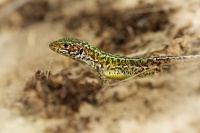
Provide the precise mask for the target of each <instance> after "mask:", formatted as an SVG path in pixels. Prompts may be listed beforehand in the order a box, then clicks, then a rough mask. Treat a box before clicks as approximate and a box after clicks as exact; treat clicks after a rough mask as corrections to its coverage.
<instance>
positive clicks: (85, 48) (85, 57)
mask: <svg viewBox="0 0 200 133" xmlns="http://www.w3.org/2000/svg"><path fill="white" fill-rule="evenodd" d="M49 47H50V49H51V50H53V51H54V52H57V53H59V54H61V55H64V56H68V57H70V58H72V59H75V60H79V61H80V62H82V63H86V64H88V61H92V60H93V58H92V56H91V52H90V51H89V49H90V48H93V47H92V46H91V45H90V44H88V43H87V42H85V41H82V40H79V39H73V38H62V39H59V40H57V41H54V42H52V43H50V44H49Z"/></svg>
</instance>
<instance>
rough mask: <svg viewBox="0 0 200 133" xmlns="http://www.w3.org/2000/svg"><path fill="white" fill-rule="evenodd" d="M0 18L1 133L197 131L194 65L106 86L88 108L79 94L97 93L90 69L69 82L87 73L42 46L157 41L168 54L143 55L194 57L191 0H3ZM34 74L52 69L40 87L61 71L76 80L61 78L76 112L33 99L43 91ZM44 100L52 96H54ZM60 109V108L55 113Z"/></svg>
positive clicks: (196, 12)
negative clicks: (68, 42)
mask: <svg viewBox="0 0 200 133" xmlns="http://www.w3.org/2000/svg"><path fill="white" fill-rule="evenodd" d="M13 2H16V3H13ZM17 3H18V4H17ZM0 14H1V15H0V19H1V22H0V133H11V132H17V133H27V132H29V133H36V132H37V133H46V132H48V133H76V132H81V133H85V132H87V133H149V132H150V133H152V132H154V133H160V132H162V133H198V132H200V113H199V112H200V76H199V75H200V69H199V67H200V64H199V63H198V61H194V62H188V63H186V64H185V65H179V66H178V67H175V68H174V69H172V70H170V71H168V72H164V73H161V74H156V75H154V76H149V77H145V78H133V79H130V80H128V81H125V82H123V83H122V84H119V85H116V86H114V87H109V88H107V89H106V90H105V92H104V95H103V96H101V97H100V98H98V99H96V100H97V101H96V102H97V103H96V102H95V103H92V102H91V99H87V98H85V97H84V96H83V94H87V93H84V90H85V88H86V89H87V88H88V91H87V92H89V93H91V94H90V95H86V97H88V96H93V95H94V94H93V93H92V92H91V90H92V89H94V90H97V89H99V83H98V78H97V76H96V75H95V74H93V73H92V72H89V74H88V75H82V77H81V78H77V79H76V76H77V75H79V73H80V70H81V71H88V69H87V68H85V67H84V66H82V65H81V64H79V63H77V62H75V61H72V60H69V59H68V58H67V59H66V57H62V56H60V55H58V54H55V53H54V52H52V51H51V50H50V49H49V47H48V44H49V43H50V42H52V41H54V40H57V39H60V38H63V37H74V38H79V39H82V40H85V41H87V42H90V43H92V44H93V45H94V46H97V47H99V48H100V49H102V50H104V51H106V52H109V53H117V54H121V55H127V54H132V53H136V52H139V51H140V52H141V51H143V50H146V49H151V48H157V47H160V46H162V45H164V44H168V45H169V49H168V51H165V50H164V51H159V52H154V53H153V54H149V53H147V54H146V55H145V56H151V55H156V56H157V55H189V54H199V53H200V43H199V41H198V40H199V39H200V34H199V33H200V32H199V29H200V4H199V1H198V0H190V1H182V0H179V1H176V2H174V1H171V0H165V1H164V0H163V1H162V0H147V1H142V0H138V1H137V0H135V1H134V2H133V1H131V0H116V1H114V0H94V1H90V0H76V1H74V0H66V1H64V0H59V1H56V0H42V1H30V2H26V1H24V3H23V2H22V3H21V4H20V3H19V2H17V1H10V0H2V1H0ZM186 35H187V37H186V38H189V39H187V40H186V42H184V41H182V42H181V44H180V46H179V45H178V46H177V45H175V46H173V43H175V44H177V43H178V42H176V41H177V40H174V39H175V38H181V39H183V40H184V38H185V36H186ZM191 42H193V43H191ZM194 42H197V43H194ZM199 62H200V60H199ZM37 70H40V71H42V72H43V71H48V70H50V71H51V73H52V78H49V80H48V79H47V80H45V82H50V81H55V80H56V81H57V80H58V79H59V74H61V77H62V72H61V70H63V72H65V71H67V72H66V73H67V74H68V73H69V74H72V75H75V78H74V77H73V78H71V79H70V78H69V77H68V75H65V76H66V77H67V78H69V79H68V80H67V86H68V87H67V88H65V89H69V90H70V85H72V83H73V85H74V84H75V83H76V85H74V86H73V87H74V88H75V89H78V90H81V91H78V93H77V94H76V95H75V96H74V97H73V98H72V97H71V98H68V97H67V99H64V101H68V102H70V101H73V100H74V99H75V101H76V100H77V99H79V101H78V102H77V101H76V103H74V104H75V105H74V106H75V109H74V108H73V107H74V106H72V104H68V103H66V102H64V104H61V103H59V104H57V105H56V107H58V108H59V110H56V109H55V106H54V105H50V104H52V103H51V102H49V101H48V102H46V101H45V100H46V95H45V96H44V97H42V96H41V95H42V94H43V93H41V94H40V93H38V92H37V93H36V94H38V97H37V96H35V95H34V94H35V90H37V89H38V88H40V89H43V87H44V86H43V84H41V86H39V87H38V86H36V87H35V88H34V87H32V86H31V85H32V84H31V85H30V84H29V83H32V82H33V81H34V80H36V79H35V78H34V75H35V73H36V72H37ZM56 74H57V75H56ZM40 76H41V75H40ZM45 76H46V75H45ZM62 78H63V77H62ZM37 81H38V82H36V83H40V80H37ZM41 81H42V80H41ZM64 81H65V79H62V81H60V80H59V83H60V82H63V83H65V82H64ZM77 81H79V82H80V83H79V82H77ZM89 81H91V83H90V82H89ZM27 84H28V85H27ZM92 85H93V86H92ZM33 86H34V84H33ZM31 87H32V88H31ZM27 88H28V89H30V90H31V91H26V89H27ZM50 89H51V88H50ZM24 92H26V93H24ZM51 92H54V91H52V90H51V91H50V93H51ZM59 93H62V92H59ZM47 96H50V98H49V99H53V97H54V96H55V95H51V94H49V93H48V95H47ZM51 96H53V97H52V98H51ZM27 97H28V100H27V99H26V98H27ZM41 97H42V98H44V99H45V100H44V99H42V98H41ZM57 98H58V101H61V99H59V97H57ZM81 98H82V99H81ZM24 99H25V100H24ZM85 99H86V100H85ZM24 101H25V102H24ZM60 108H64V109H63V110H62V112H61V109H60ZM66 112H67V113H66Z"/></svg>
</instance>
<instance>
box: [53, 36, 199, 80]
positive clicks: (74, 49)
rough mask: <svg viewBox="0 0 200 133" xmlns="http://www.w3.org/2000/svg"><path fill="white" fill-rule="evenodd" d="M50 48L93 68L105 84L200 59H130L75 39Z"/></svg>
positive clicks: (180, 57)
mask: <svg viewBox="0 0 200 133" xmlns="http://www.w3.org/2000/svg"><path fill="white" fill-rule="evenodd" d="M49 47H50V49H51V50H53V51H55V52H57V53H59V54H61V55H64V56H68V57H70V58H72V59H74V60H77V61H79V62H81V63H82V64H84V65H85V66H87V67H89V68H92V69H93V70H94V71H96V72H97V73H98V75H99V78H100V80H101V81H102V82H103V83H104V84H105V83H107V79H119V80H123V79H127V78H129V77H131V76H134V75H137V76H140V77H144V76H147V75H152V74H155V73H157V72H161V71H162V70H163V69H165V68H167V67H168V65H169V64H170V63H171V62H172V61H181V60H183V59H190V58H200V55H187V56H159V57H149V58H130V57H125V56H120V55H113V54H108V53H105V52H103V51H101V50H99V49H97V48H96V47H93V46H92V45H91V44H89V43H87V42H85V41H82V40H79V39H73V38H62V39H60V40H57V41H54V42H52V43H51V44H49Z"/></svg>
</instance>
